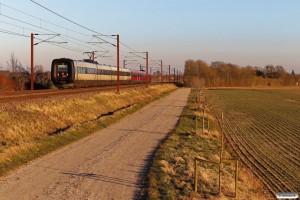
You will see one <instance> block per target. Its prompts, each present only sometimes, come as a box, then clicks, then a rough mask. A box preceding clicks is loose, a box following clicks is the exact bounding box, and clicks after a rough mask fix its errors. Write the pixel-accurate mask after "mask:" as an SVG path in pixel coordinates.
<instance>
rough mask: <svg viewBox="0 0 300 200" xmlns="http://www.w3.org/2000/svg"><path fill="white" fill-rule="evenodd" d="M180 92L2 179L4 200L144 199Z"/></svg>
mask: <svg viewBox="0 0 300 200" xmlns="http://www.w3.org/2000/svg"><path fill="white" fill-rule="evenodd" d="M189 93H190V89H187V88H181V89H178V90H176V91H175V92H173V93H171V94H170V95H168V96H167V97H165V98H163V99H161V100H158V101H155V102H153V103H151V104H150V105H148V106H146V107H144V108H143V109H141V110H139V111H138V112H136V113H134V114H132V115H130V116H127V117H125V118H123V119H122V120H120V121H119V122H117V123H115V124H114V125H111V126H109V127H108V128H106V129H103V130H101V131H99V132H96V133H95V134H93V135H91V136H89V137H87V138H84V139H82V140H80V141H78V142H76V143H73V144H71V145H68V146H66V147H64V148H62V149H60V150H58V151H55V152H53V153H51V154H48V155H46V156H44V157H42V158H40V159H37V160H35V161H33V162H31V163H30V164H28V165H27V166H25V167H22V168H20V169H19V170H17V171H15V172H12V173H11V174H9V175H7V176H5V177H1V178H0V199H5V200H7V199H18V200H19V199H103V200H109V199H122V200H123V199H140V198H141V196H140V195H141V193H142V191H143V189H144V187H145V181H144V180H145V178H146V171H147V169H148V167H149V164H151V163H150V161H151V158H152V156H153V153H154V151H155V149H156V148H157V146H158V145H159V143H160V142H161V141H162V140H163V139H164V138H165V137H166V136H167V135H168V133H169V132H170V131H171V130H172V129H173V128H174V126H175V125H176V123H177V121H178V119H179V116H180V114H181V112H182V110H183V107H184V106H185V105H186V102H187V98H188V95H189Z"/></svg>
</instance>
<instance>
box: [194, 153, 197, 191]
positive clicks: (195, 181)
mask: <svg viewBox="0 0 300 200" xmlns="http://www.w3.org/2000/svg"><path fill="white" fill-rule="evenodd" d="M194 179H195V180H194V183H195V188H194V191H195V192H197V189H198V160H197V159H196V158H195V177H194Z"/></svg>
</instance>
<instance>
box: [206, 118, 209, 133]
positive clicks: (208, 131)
mask: <svg viewBox="0 0 300 200" xmlns="http://www.w3.org/2000/svg"><path fill="white" fill-rule="evenodd" d="M206 120H207V132H209V119H208V115H207V116H206Z"/></svg>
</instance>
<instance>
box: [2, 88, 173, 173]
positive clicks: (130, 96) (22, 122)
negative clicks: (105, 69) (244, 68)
mask: <svg viewBox="0 0 300 200" xmlns="http://www.w3.org/2000/svg"><path fill="white" fill-rule="evenodd" d="M175 89H176V86H174V85H171V84H170V85H163V86H159V85H157V86H151V87H149V88H134V89H126V90H123V91H121V93H120V94H116V93H114V92H101V93H99V92H91V93H88V94H87V93H84V94H75V95H68V96H59V97H48V98H46V99H45V98H43V99H31V100H26V101H18V102H11V103H2V104H0V175H3V174H5V173H7V172H8V171H9V170H11V169H13V168H16V167H18V166H20V165H22V164H24V163H26V162H29V161H30V160H33V159H35V158H37V157H39V156H41V155H44V154H47V153H48V152H51V151H53V150H55V149H58V148H60V147H62V146H64V145H67V144H69V143H71V142H73V141H76V140H78V139H80V138H83V137H85V136H87V135H90V134H92V133H93V132H94V131H95V130H99V129H101V128H104V127H106V126H107V125H109V124H111V123H113V122H114V121H116V120H118V119H120V118H122V117H123V116H125V115H127V114H129V113H132V112H134V111H136V110H138V109H139V108H141V107H143V105H146V104H147V103H149V102H151V101H153V100H155V99H156V98H159V97H161V96H163V95H164V94H167V93H169V92H171V91H173V90H175ZM130 123H134V122H130Z"/></svg>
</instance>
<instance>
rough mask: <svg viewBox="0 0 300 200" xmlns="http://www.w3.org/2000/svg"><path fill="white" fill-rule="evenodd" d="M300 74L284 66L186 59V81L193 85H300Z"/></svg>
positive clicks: (188, 84) (187, 83)
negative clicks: (242, 65) (246, 64)
mask: <svg viewBox="0 0 300 200" xmlns="http://www.w3.org/2000/svg"><path fill="white" fill-rule="evenodd" d="M299 82H300V75H299V74H298V75H297V74H295V72H294V70H292V72H291V73H288V72H286V70H285V69H284V67H283V66H281V65H278V66H274V65H267V66H265V67H264V68H260V67H252V66H246V67H241V66H238V65H235V64H231V63H225V62H222V61H216V62H212V63H211V64H210V65H209V64H208V63H206V62H205V61H203V60H186V61H185V68H184V83H185V84H186V85H187V86H189V87H191V86H195V85H198V84H201V85H203V86H206V87H250V86H298V85H299Z"/></svg>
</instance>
